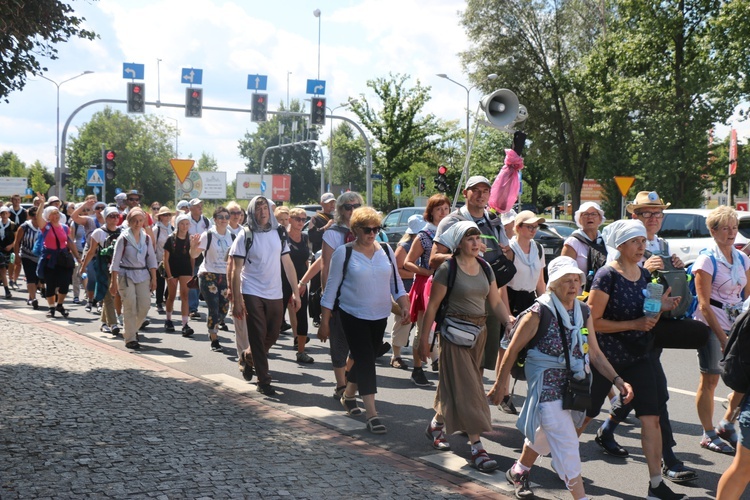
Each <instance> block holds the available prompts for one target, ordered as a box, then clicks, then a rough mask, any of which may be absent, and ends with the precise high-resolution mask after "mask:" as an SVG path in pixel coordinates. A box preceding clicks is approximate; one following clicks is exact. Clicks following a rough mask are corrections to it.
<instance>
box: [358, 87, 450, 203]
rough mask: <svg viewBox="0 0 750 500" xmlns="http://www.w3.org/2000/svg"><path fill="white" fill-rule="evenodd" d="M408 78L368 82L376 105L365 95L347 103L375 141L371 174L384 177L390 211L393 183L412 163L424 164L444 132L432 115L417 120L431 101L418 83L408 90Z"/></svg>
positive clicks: (427, 93) (427, 88)
mask: <svg viewBox="0 0 750 500" xmlns="http://www.w3.org/2000/svg"><path fill="white" fill-rule="evenodd" d="M408 78H409V76H408V75H398V74H396V75H394V74H391V75H389V77H388V78H376V79H374V80H368V81H367V86H368V87H369V88H370V89H371V90H372V91H373V92H374V93H375V96H376V97H377V98H378V101H377V103H375V102H374V103H373V104H371V103H370V102H368V100H367V98H366V97H365V95H364V94H360V96H359V97H358V98H357V99H352V100H350V101H349V102H350V105H351V110H352V111H353V112H354V113H355V114H356V115H357V116H358V117H359V120H360V122H361V123H362V125H363V126H364V127H365V128H366V129H367V130H368V131H369V132H370V134H371V135H372V137H373V138H374V139H375V144H374V150H375V151H374V153H373V164H374V170H375V171H377V172H378V173H380V174H382V175H383V183H384V185H385V186H384V187H385V188H386V189H387V190H388V194H387V197H388V206H389V207H394V206H395V204H394V203H393V181H395V180H396V179H398V178H399V176H403V175H405V174H406V173H407V172H408V171H409V168H410V167H411V166H412V165H413V164H414V163H417V162H420V161H424V160H425V159H426V156H427V153H428V152H429V151H430V150H432V149H434V148H436V147H437V144H438V143H439V142H440V141H441V136H443V135H444V133H445V132H447V131H446V130H445V129H444V128H443V127H441V126H440V122H439V121H438V120H437V119H436V118H435V117H434V116H433V115H431V114H430V115H427V116H420V112H421V111H422V108H424V105H425V103H427V101H429V99H430V95H429V92H430V87H423V86H422V85H421V84H420V83H419V81H418V80H417V83H416V85H415V86H414V87H412V88H407V87H406V80H407V79H408ZM436 166H437V165H436ZM405 187H408V186H406V185H404V184H402V190H403V189H404V188H405ZM371 201H372V200H368V202H371Z"/></svg>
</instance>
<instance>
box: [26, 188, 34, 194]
mask: <svg viewBox="0 0 750 500" xmlns="http://www.w3.org/2000/svg"><path fill="white" fill-rule="evenodd" d="M26 194H28V195H29V196H34V190H33V189H31V188H26Z"/></svg>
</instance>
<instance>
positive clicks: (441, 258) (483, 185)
mask: <svg viewBox="0 0 750 500" xmlns="http://www.w3.org/2000/svg"><path fill="white" fill-rule="evenodd" d="M491 187H492V183H491V182H490V181H489V179H487V178H486V177H484V176H482V175H473V176H471V177H469V180H468V181H466V189H464V191H463V195H464V198H465V199H466V204H465V205H464V206H463V207H461V208H459V209H457V210H455V211H454V212H451V213H450V214H449V215H448V216H446V217H445V218H444V219H443V220H442V221H441V222H440V225H439V226H438V228H437V232H436V233H435V239H434V243H433V245H432V253H431V254H430V267H431V268H433V269H437V268H438V267H440V265H441V264H442V263H443V262H445V261H446V260H447V259H448V258H450V256H451V250H450V248H449V247H448V246H447V245H445V244H444V242H443V241H442V240H441V236H442V235H443V233H445V232H446V231H447V230H448V229H449V228H450V227H451V226H453V225H454V224H455V223H456V222H459V221H464V220H468V221H473V222H475V223H476V225H477V226H478V227H479V231H480V232H481V233H482V246H483V248H482V253H483V258H484V260H486V261H487V262H489V263H490V264H491V263H493V262H495V261H497V260H499V259H500V260H502V259H504V258H507V257H505V252H506V251H507V250H508V245H509V244H510V241H509V240H508V237H507V236H506V235H505V228H504V227H503V223H502V220H501V219H500V217H498V216H497V215H495V214H494V213H491V212H489V211H488V210H487V209H486V207H487V202H488V201H489V198H490V188H491ZM500 294H501V296H502V297H503V300H504V302H505V303H506V304H507V303H508V299H507V292H506V290H505V287H504V286H503V287H500ZM501 326H502V325H501V323H500V321H499V319H498V318H495V317H494V316H493V315H492V314H488V316H487V344H486V346H485V349H484V368H486V369H488V370H494V369H495V365H496V364H497V365H498V366H499V363H496V362H497V359H498V352H502V351H499V348H500V330H501Z"/></svg>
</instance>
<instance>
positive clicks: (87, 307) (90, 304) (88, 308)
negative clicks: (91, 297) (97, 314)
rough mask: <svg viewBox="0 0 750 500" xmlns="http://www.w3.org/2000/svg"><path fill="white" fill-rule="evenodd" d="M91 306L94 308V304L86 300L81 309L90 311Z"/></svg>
mask: <svg viewBox="0 0 750 500" xmlns="http://www.w3.org/2000/svg"><path fill="white" fill-rule="evenodd" d="M93 308H94V304H92V303H91V302H86V307H84V308H83V310H84V311H86V312H87V313H90V312H91V309H93Z"/></svg>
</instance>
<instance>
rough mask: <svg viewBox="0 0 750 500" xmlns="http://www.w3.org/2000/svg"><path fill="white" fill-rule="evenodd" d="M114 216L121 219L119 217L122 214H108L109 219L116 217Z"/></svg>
mask: <svg viewBox="0 0 750 500" xmlns="http://www.w3.org/2000/svg"><path fill="white" fill-rule="evenodd" d="M114 218H117V219H119V218H120V215H119V214H109V215H108V216H107V219H114Z"/></svg>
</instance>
